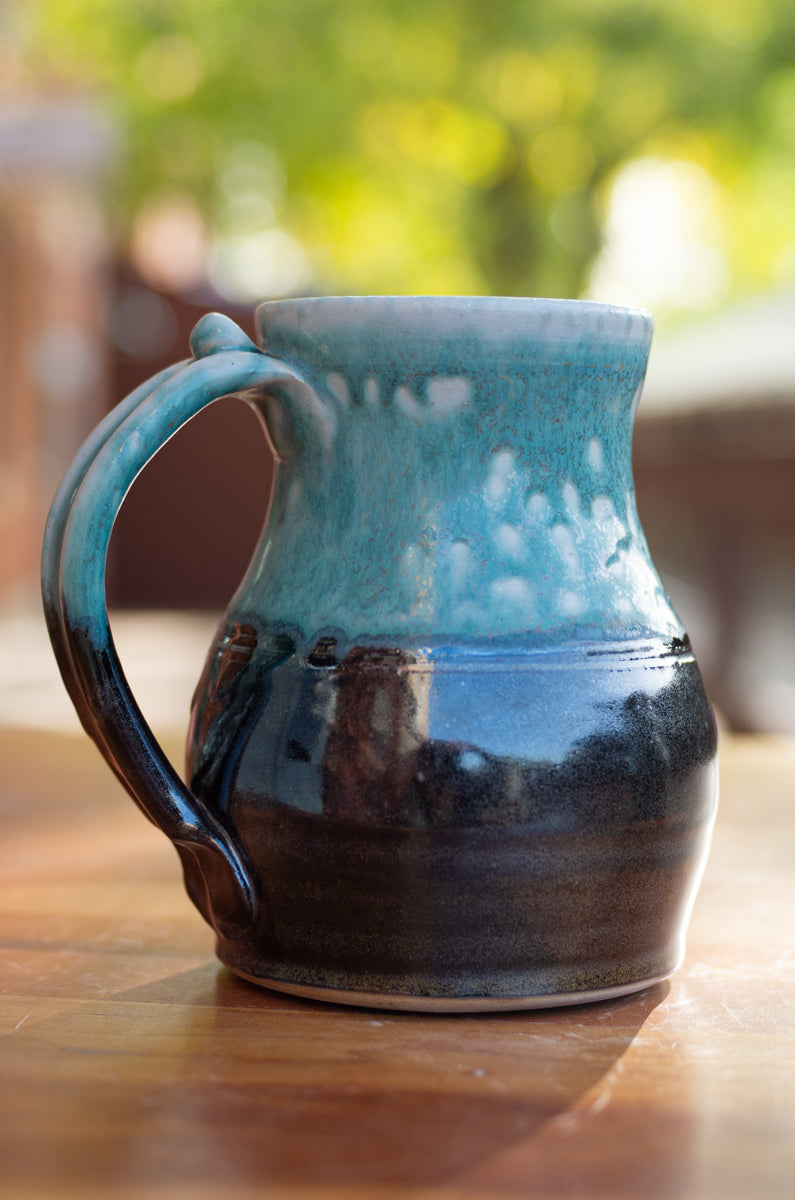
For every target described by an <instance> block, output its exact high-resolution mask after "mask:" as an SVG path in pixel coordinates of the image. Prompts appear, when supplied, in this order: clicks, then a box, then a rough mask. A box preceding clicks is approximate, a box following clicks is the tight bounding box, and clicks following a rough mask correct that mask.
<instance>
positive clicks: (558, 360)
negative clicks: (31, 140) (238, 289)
mask: <svg viewBox="0 0 795 1200" xmlns="http://www.w3.org/2000/svg"><path fill="white" fill-rule="evenodd" d="M256 322H257V330H258V341H259V347H257V346H255V345H254V344H253V343H252V342H250V341H249V339H248V338H247V337H246V336H245V335H244V334H243V333H242V332H241V331H240V330H239V329H238V328H237V326H235V325H234V324H233V323H232V322H231V321H229V320H227V319H226V318H224V317H221V316H218V315H209V316H206V317H204V318H203V319H202V320H201V321H200V322H199V323H198V325H197V326H196V328H195V330H194V333H193V336H192V350H193V357H192V358H191V359H190V360H189V361H185V362H183V363H181V364H178V365H177V366H175V367H172V368H170V369H169V370H167V371H164V372H162V373H161V374H160V375H158V376H156V377H155V378H154V379H152V380H150V381H149V382H148V383H147V384H144V385H143V387H141V388H139V389H138V391H136V392H134V393H133V394H132V395H131V396H129V397H128V398H127V399H126V400H125V401H123V402H122V403H121V404H120V405H119V407H118V408H116V409H115V411H113V412H112V413H111V414H110V415H109V416H108V417H106V419H105V420H104V421H103V422H102V424H101V425H100V426H99V427H98V428H97V430H96V431H95V432H94V434H93V435H92V436H91V437H90V438H89V440H88V441H87V443H86V444H85V446H84V447H83V449H82V450H81V452H80V454H79V455H78V457H77V459H76V461H75V462H74V464H73V465H72V467H71V469H70V471H69V473H68V474H67V476H66V478H65V480H64V482H63V484H62V486H61V488H60V491H59V493H58V495H57V497H56V499H55V502H54V504H53V508H52V512H51V514H50V519H49V523H48V528H47V534H46V538H45V546H44V558H43V564H44V565H43V589H44V602H45V612H46V615H47V621H48V626H49V630H50V635H51V638H52V642H53V646H54V649H55V653H56V656H57V659H58V662H59V665H60V669H61V672H62V675H63V678H64V680H65V682H66V685H67V688H68V690H69V692H70V695H71V698H72V701H73V703H74V705H75V707H76V709H77V711H78V713H79V715H80V717H81V720H82V722H83V725H84V727H85V729H86V730H87V732H88V733H89V734H90V736H91V737H92V738H93V739H94V741H95V742H96V743H97V745H98V746H99V748H100V750H101V751H102V753H103V754H104V756H105V758H106V759H107V761H108V763H109V764H110V766H111V767H112V769H113V770H114V771H115V773H116V775H117V776H118V777H119V779H120V780H121V781H122V783H123V784H124V785H125V787H126V788H127V790H128V791H129V792H130V793H131V795H132V797H133V798H134V800H135V801H136V802H137V803H138V804H139V805H140V807H141V808H142V809H143V811H144V812H145V813H146V814H147V816H149V817H150V818H151V819H152V820H153V821H154V822H155V823H156V824H157V825H159V826H160V828H161V829H162V830H163V831H164V833H165V834H166V835H167V836H168V837H169V838H171V840H172V841H173V843H174V845H175V846H176V849H177V851H178V853H179V855H180V858H181V860H182V866H183V869H184V875H185V881H186V886H187V890H188V892H189V894H190V897H191V899H192V900H193V901H194V903H195V904H196V906H197V907H198V908H199V910H200V911H201V913H202V914H203V915H204V917H205V918H206V919H207V921H208V922H209V923H210V924H211V925H212V926H213V928H214V930H215V932H216V935H217V947H218V955H219V957H220V959H221V961H222V962H223V963H225V964H226V965H227V966H228V967H230V968H231V969H232V970H233V971H235V972H237V973H239V974H240V975H242V976H244V977H245V978H247V979H251V980H254V981H256V982H258V983H262V984H265V985H267V986H269V987H272V988H277V989H281V990H283V991H286V992H291V993H294V994H298V995H304V996H311V997H316V998H320V999H327V1000H332V1001H342V1002H348V1003H353V1004H364V1005H379V1006H385V1007H393V1008H406V1009H436V1010H441V1011H456V1010H478V1009H489V1008H491V1009H495V1008H496V1009H510V1008H532V1007H542V1006H547V1005H556V1004H570V1003H576V1002H581V1001H586V1000H599V999H603V998H605V997H610V996H616V995H621V994H624V993H627V992H631V991H634V990H638V989H641V988H644V987H646V986H648V985H650V984H651V983H653V982H655V981H658V980H660V979H663V978H664V977H666V976H667V975H668V974H670V972H671V971H672V970H673V969H674V968H675V967H676V965H677V964H678V962H679V961H680V959H681V955H682V953H683V939H684V934H685V927H686V923H687V918H688V915H689V910H690V907H691V904H692V900H693V897H694V894H695V889H696V887H697V884H698V880H699V877H700V873H701V871H702V868H703V865H704V861H705V856H706V853H707V847H708V842H709V835H710V830H711V826H712V821H713V817H714V813H715V803H716V798H715V797H716V784H715V779H716V772H715V763H716V735H715V725H714V720H713V716H712V712H711V709H710V706H709V703H708V701H707V698H706V696H705V693H704V688H703V685H702V681H701V677H700V674H699V671H698V667H697V665H696V663H695V660H694V658H693V654H692V651H691V648H690V645H689V642H688V639H687V635H686V633H685V631H684V629H683V628H682V626H681V624H680V622H679V619H678V618H677V616H676V614H675V613H674V611H673V609H672V607H671V605H670V602H669V600H668V598H667V597H666V595H665V592H664V590H663V588H662V585H661V583H660V579H659V577H658V575H657V573H656V571H655V569H654V566H653V564H652V562H651V559H650V557H649V553H648V549H647V546H646V543H645V540H644V537H643V533H642V531H641V528H640V526H639V523H638V518H637V514H636V509H635V502H634V493H633V484H632V475H631V467H630V449H631V433H632V423H633V418H634V412H635V408H636V405H637V401H638V397H639V394H640V389H641V385H642V380H643V376H644V372H645V367H646V360H647V355H648V349H649V343H650V338H651V319H650V317H649V315H648V314H647V313H644V312H642V311H639V310H633V309H626V308H618V307H612V306H608V305H600V304H594V303H587V302H580V301H561V300H537V299H482V298H481V299H479V298H471V297H458V298H455V297H453V298H444V297H431V298H424V297H368V298H361V297H322V298H312V299H298V300H286V301H279V302H273V303H267V304H264V305H262V306H261V307H260V308H259V309H258V311H257V316H256ZM229 394H236V395H239V396H240V397H242V399H243V400H245V401H246V402H247V403H248V404H250V405H252V406H253V407H254V409H255V410H256V412H257V413H258V414H259V415H260V417H261V419H262V421H263V423H264V425H265V427H266V429H267V433H268V436H269V438H270V442H271V445H272V448H273V451H274V454H275V458H276V464H277V469H276V473H275V482H274V486H273V494H272V498H271V503H270V509H269V516H268V519H267V522H266V526H265V529H264V532H263V534H262V538H261V541H260V543H259V546H258V548H257V550H256V552H255V554H254V557H253V559H252V562H251V564H250V566H249V568H248V571H247V574H246V575H245V578H244V579H243V581H242V583H241V584H240V587H239V588H238V591H237V593H236V594H235V596H234V598H233V599H232V601H231V603H230V605H229V608H228V610H227V612H226V615H225V616H224V618H223V620H222V622H221V624H220V627H219V629H218V632H217V635H216V638H215V641H214V643H213V645H212V647H211V649H210V652H209V656H208V658H207V661H206V665H205V668H204V673H203V675H202V678H201V680H200V683H199V686H198V688H197V691H196V695H195V698H194V703H193V709H192V715H191V722H190V732H189V736H188V749H187V780H188V782H187V784H186V783H183V782H182V780H181V779H180V778H179V777H178V775H177V774H176V773H175V771H174V770H173V769H172V767H171V766H170V764H169V763H168V761H167V760H166V758H165V756H164V754H163V752H162V750H161V749H160V747H159V746H158V744H157V742H156V741H155V739H154V737H153V735H152V733H151V731H150V729H149V728H148V727H147V725H146V722H145V720H144V718H143V717H142V715H141V713H140V711H139V709H138V707H137V705H136V703H135V700H134V698H133V696H132V695H131V693H130V688H129V686H128V684H127V682H126V680H125V677H124V674H123V671H122V668H121V666H120V664H119V661H118V658H117V655H116V651H115V649H114V645H113V641H112V637H111V633H110V629H109V624H108V617H107V611H106V605H105V557H106V552H107V547H108V541H109V538H110V534H111V528H112V525H113V521H114V518H115V515H116V513H117V511H118V509H119V506H120V504H121V502H122V500H123V497H124V495H125V493H126V492H127V490H128V488H129V487H130V486H131V484H132V482H133V480H134V478H135V476H136V475H137V474H138V472H139V471H140V470H141V469H142V468H143V467H144V466H145V464H146V463H147V462H148V461H149V459H150V458H151V457H152V456H153V455H154V454H155V453H156V451H157V450H158V449H159V447H160V446H161V445H162V444H163V443H164V442H165V441H166V440H167V439H168V438H169V437H170V436H171V435H172V434H173V433H175V432H176V430H177V429H178V428H179V427H180V426H181V425H183V424H184V423H185V422H186V421H188V420H189V419H190V418H191V417H193V416H194V415H195V414H196V413H198V412H199V411H200V410H201V409H202V408H204V407H205V406H206V405H208V404H210V403H211V402H212V401H213V400H215V399H217V398H218V397H220V396H225V395H229ZM208 569H212V567H211V565H209V566H208Z"/></svg>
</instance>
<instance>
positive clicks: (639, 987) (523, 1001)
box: [225, 964, 672, 1013]
mask: <svg viewBox="0 0 795 1200" xmlns="http://www.w3.org/2000/svg"><path fill="white" fill-rule="evenodd" d="M225 965H227V966H228V964H225ZM228 970H230V971H232V972H233V974H235V975H238V976H239V977H240V978H241V979H245V980H247V981H248V982H249V983H256V984H258V985H259V986H260V987H266V988H269V989H270V990H272V991H276V992H284V993H287V995H290V996H300V997H301V998H302V999H305V1000H322V1001H323V1002H324V1003H326V1004H350V1005H352V1006H355V1007H357V1008H385V1009H394V1010H397V1011H402V1012H429V1013H478V1012H515V1011H518V1010H519V1009H540V1008H562V1007H565V1006H567V1005H573V1004H595V1003H598V1002H599V1001H601V1000H616V999H618V998H619V997H620V996H629V995H631V994H632V993H633V992H642V991H645V990H646V989H647V988H650V987H654V985H655V984H657V983H662V982H663V981H664V980H665V979H668V977H669V976H670V975H671V974H672V971H666V972H665V973H664V974H662V975H654V976H651V977H650V978H648V979H638V980H635V981H634V982H633V983H620V984H615V985H613V986H612V987H604V988H593V989H590V990H589V991H583V992H559V993H557V994H549V995H544V996H412V995H408V994H403V993H400V992H394V993H391V992H358V991H357V992H354V991H345V990H342V989H338V988H329V987H317V986H314V985H311V984H302V983H290V982H288V981H285V980H282V979H269V978H263V977H260V976H257V975H249V974H248V973H247V972H246V971H241V970H239V969H238V968H237V967H229V966H228Z"/></svg>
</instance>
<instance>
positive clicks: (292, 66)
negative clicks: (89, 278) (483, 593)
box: [6, 0, 795, 296]
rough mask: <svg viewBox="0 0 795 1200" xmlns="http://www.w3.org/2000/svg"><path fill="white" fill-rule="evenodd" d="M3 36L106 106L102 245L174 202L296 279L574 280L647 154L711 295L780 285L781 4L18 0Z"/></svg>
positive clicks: (783, 277)
mask: <svg viewBox="0 0 795 1200" xmlns="http://www.w3.org/2000/svg"><path fill="white" fill-rule="evenodd" d="M6 7H7V9H8V8H14V7H15V6H14V5H13V4H11V5H7V6H6ZM9 20H10V18H8V17H7V18H6V22H7V24H8V22H9ZM8 27H9V28H11V27H13V30H14V36H15V37H16V38H17V39H18V41H19V44H20V45H22V46H23V50H24V54H25V56H26V61H27V63H28V64H29V66H30V67H31V69H35V71H36V72H37V74H38V76H39V77H40V78H42V79H46V80H48V81H49V83H50V85H52V86H55V85H57V86H62V87H68V88H71V87H74V86H78V87H86V86H88V87H90V88H94V89H99V90H100V91H101V92H102V93H104V95H105V97H106V100H107V103H108V104H109V105H110V106H111V107H112V109H113V111H114V112H115V113H116V114H118V117H119V118H120V122H121V124H122V127H123V128H124V130H125V131H126V150H125V154H124V156H123V160H124V161H123V168H122V169H121V170H120V172H119V173H118V176H117V177H116V179H115V183H114V186H115V192H114V203H115V206H116V207H115V212H116V214H117V224H118V230H119V234H120V236H121V237H122V238H123V237H125V236H127V234H126V231H128V230H129V227H130V223H131V222H132V221H133V219H134V216H135V214H136V212H138V211H140V208H141V206H142V205H144V204H146V203H147V202H149V201H151V199H152V198H153V197H157V196H161V195H163V194H169V195H170V194H174V195H182V196H189V197H191V198H192V199H193V200H195V201H196V203H197V204H198V205H199V206H200V208H201V211H202V213H203V214H204V216H205V219H206V221H207V223H208V226H209V228H210V229H211V230H212V231H213V232H214V234H215V235H218V236H227V237H234V236H236V235H241V236H243V235H246V234H247V233H248V232H252V231H256V230H257V229H261V228H266V227H268V226H273V227H278V228H279V229H280V230H284V231H286V232H287V233H288V234H290V235H291V236H292V238H294V239H295V240H296V241H297V242H298V243H300V245H301V246H302V247H303V248H304V251H305V253H306V255H307V257H308V260H309V262H310V264H311V268H312V274H311V280H312V282H311V287H312V288H313V289H315V290H318V291H323V290H329V289H333V290H340V291H343V290H347V291H352V292H359V291H360V292H368V291H395V292H412V291H414V292H463V293H466V292H484V293H487V292H492V293H504V294H543V295H569V296H576V295H578V294H581V293H582V292H583V289H584V288H585V287H586V284H587V281H588V278H589V271H590V270H591V267H592V264H593V262H594V260H595V258H596V256H597V254H598V252H599V250H600V244H601V239H602V231H603V226H604V218H605V206H606V203H607V197H608V196H609V188H610V185H611V181H612V180H613V179H614V178H615V176H616V172H617V171H619V170H620V168H621V166H622V164H625V163H627V162H629V161H631V160H633V159H636V158H638V157H639V156H654V157H656V158H660V159H663V160H672V161H683V162H685V163H693V164H696V165H697V166H698V167H700V168H701V169H702V170H703V171H704V172H706V173H707V175H708V176H709V179H710V180H711V181H712V183H713V184H714V212H713V219H714V220H715V221H716V222H718V223H719V224H720V229H721V231H722V232H721V239H722V240H721V252H722V253H723V254H724V255H725V258H726V261H727V264H728V268H729V270H730V278H731V283H732V287H733V288H734V289H735V290H747V289H750V288H756V287H760V286H768V285H770V284H771V283H777V282H787V280H788V279H791V278H792V277H793V276H795V217H794V216H793V211H794V210H795V205H793V199H794V198H795V5H794V4H793V3H792V0H41V2H39V3H35V4H34V3H29V0H27V2H26V3H24V4H21V5H20V4H17V5H16V12H15V15H14V18H13V21H12V22H11V24H10V25H8Z"/></svg>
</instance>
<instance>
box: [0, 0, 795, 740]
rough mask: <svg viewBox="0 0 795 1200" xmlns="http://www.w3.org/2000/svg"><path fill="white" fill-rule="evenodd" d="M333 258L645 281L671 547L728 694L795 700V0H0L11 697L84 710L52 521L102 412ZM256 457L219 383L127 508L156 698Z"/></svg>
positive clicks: (733, 709) (642, 498) (726, 697)
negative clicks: (47, 551) (68, 639)
mask: <svg viewBox="0 0 795 1200" xmlns="http://www.w3.org/2000/svg"><path fill="white" fill-rule="evenodd" d="M343 292H344V293H368V292H375V293H425V294H432V293H481V294H505V295H547V296H565V297H578V296H582V297H587V298H592V299H598V300H607V301H611V302H615V303H631V304H640V305H643V306H645V307H648V308H650V309H651V310H652V312H653V313H654V315H655V318H656V323H657V335H656V341H655V347H654V350H653V354H652V361H651V365H650V371H649V378H648V383H647V387H646V391H645V394H644V399H643V401H642V404H641V409H640V413H639V417H638V422H637V429H636V438H635V473H636V483H637V492H638V507H639V511H640V516H641V520H642V522H643V524H644V528H645V529H646V533H647V536H648V540H649V542H650V545H651V549H652V553H653V556H654V558H655V561H656V562H657V565H658V567H659V568H660V570H661V573H662V575H663V577H664V580H665V582H666V584H667V586H668V589H669V591H670V593H671V595H672V597H673V599H674V602H675V605H676V607H677V608H678V610H679V612H680V615H681V616H682V617H683V619H684V620H685V623H686V624H687V625H688V626H689V628H690V631H691V636H692V640H693V642H694V645H695V648H696V652H697V654H698V656H699V660H700V662H701V664H702V668H703V670H704V673H705V675H706V678H707V682H708V687H709V690H710V692H711V695H712V697H713V700H714V702H715V703H716V705H717V706H718V708H719V710H720V713H721V717H722V719H723V721H724V723H725V724H726V725H727V726H728V727H729V728H732V729H736V730H756V731H775V732H784V733H786V732H789V733H793V732H795V626H794V625H793V599H794V597H795V553H793V549H794V547H795V6H793V4H792V2H791V0H698V3H694V2H693V0H532V2H531V0H489V2H488V3H484V0H156V2H155V0H4V2H0V361H2V385H0V386H1V388H2V390H0V663H1V664H2V669H0V722H3V721H4V722H6V723H12V724H51V725H54V726H59V727H60V725H61V724H62V723H63V724H66V725H68V724H69V722H70V721H72V717H71V713H70V712H69V710H68V707H67V706H66V704H67V702H66V701H65V699H64V696H63V693H62V691H61V689H60V684H59V682H58V681H57V679H56V678H54V675H53V672H54V666H53V664H52V661H51V656H50V655H49V650H48V647H47V646H46V641H45V640H44V637H43V627H42V623H41V618H40V616H39V609H38V598H37V586H38V585H37V576H38V554H39V546H40V540H41V533H42V529H43V523H44V519H45V515H46V510H47V508H48V506H49V502H50V499H51V497H52V493H53V491H54V489H55V487H56V485H57V482H58V479H59V478H60V475H61V474H62V472H63V470H64V469H65V467H66V466H67V464H68V462H69V461H70V459H71V457H72V455H73V454H74V452H75V450H76V449H77V446H78V445H79V443H80V442H81V441H82V438H83V437H84V436H85V435H86V434H87V432H88V431H89V429H90V428H91V427H92V426H93V424H94V423H95V422H96V421H97V419H98V418H99V417H100V416H101V415H102V413H103V412H104V411H106V410H107V409H108V408H109V407H111V406H112V404H113V403H114V402H115V401H117V400H118V399H120V398H121V396H122V395H123V394H125V393H126V392H127V391H129V390H131V388H132V387H134V386H136V385H137V384H138V383H140V382H141V381H142V380H143V379H145V378H147V377H148V376H149V375H150V374H151V373H152V372H153V371H154V370H156V369H158V368H159V367H161V366H163V365H165V364H166V363H168V362H171V361H174V360H175V359H179V358H183V357H185V355H186V354H187V337H188V333H189V331H190V328H191V326H192V324H193V322H194V321H195V319H196V318H197V317H198V316H199V315H200V314H201V313H202V312H204V311H206V310H207V309H209V308H214V309H220V310H221V311H225V312H227V313H229V314H230V315H232V316H234V317H235V319H237V320H239V321H240V322H241V323H242V324H243V325H244V327H246V328H247V329H248V330H249V331H251V314H252V311H253V307H254V304H255V302H256V301H258V300H261V299H268V298H278V297H282V296H289V295H295V294H323V293H343ZM269 480H270V463H269V460H268V456H267V451H266V449H265V445H264V441H263V439H262V436H261V433H260V431H259V429H258V426H257V424H256V421H255V419H254V417H253V415H252V414H251V413H250V412H249V411H248V410H247V409H246V408H245V407H244V406H243V405H241V404H239V403H237V402H234V401H231V400H225V401H221V402H220V403H219V404H217V405H215V406H213V407H212V409H210V410H208V411H207V412H205V413H204V414H202V415H201V416H200V417H199V418H197V420H196V421H195V422H193V423H191V425H190V426H189V427H188V428H186V429H185V430H184V431H183V432H182V433H181V434H180V435H178V437H177V438H175V439H174V440H173V442H171V443H169V445H168V446H167V447H166V449H165V450H164V451H163V452H161V454H160V455H158V457H157V459H156V460H155V462H154V463H153V464H151V466H150V467H149V468H147V470H146V471H145V472H144V474H143V475H142V476H141V477H140V479H139V480H138V481H137V483H136V485H135V487H134V488H133V490H132V492H131V494H130V496H129V498H128V500H127V502H126V504H125V507H124V509H123V510H122V514H121V516H120V518H119V521H118V523H117V528H116V531H115V533H114V539H113V545H112V550H111V562H110V568H109V597H110V601H111V603H112V606H113V611H114V631H115V632H116V636H117V641H118V642H119V646H120V650H121V652H122V657H123V659H124V661H125V665H126V666H127V669H128V673H129V675H130V678H131V681H132V682H133V684H134V686H137V687H138V688H139V689H142V692H141V700H142V705H143V707H144V710H145V711H146V712H147V713H148V715H150V717H151V719H152V720H153V723H154V724H155V725H157V724H158V723H161V724H163V723H168V722H170V721H172V720H175V719H180V720H181V719H184V716H185V715H186V712H187V703H188V699H189V696H190V687H191V685H192V682H193V681H194V680H195V678H196V677H197V676H198V673H199V670H200V666H201V661H202V657H203V654H204V650H205V648H206V645H207V642H208V640H209V636H210V634H211V632H212V628H213V626H214V624H215V621H216V619H217V617H218V614H219V613H220V611H221V610H222V608H223V606H224V603H225V601H226V599H227V598H228V597H229V595H230V594H231V592H232V590H233V589H234V586H235V583H236V582H237V580H238V578H239V576H240V574H241V573H242V570H243V568H244V566H245V564H246V562H247V560H248V556H249V554H250V551H251V548H252V544H253V542H254V540H255V538H256V535H257V533H258V531H259V528H260V526H261V522H262V517H263V513H264V509H265V505H266V503H267V496H268V489H269ZM175 714H179V715H178V716H176V717H175Z"/></svg>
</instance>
